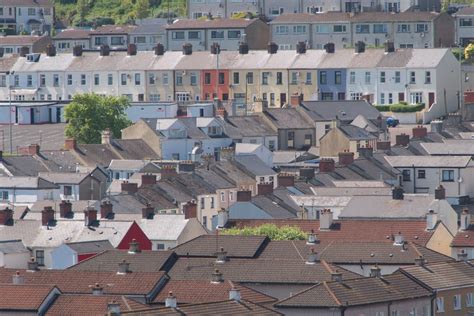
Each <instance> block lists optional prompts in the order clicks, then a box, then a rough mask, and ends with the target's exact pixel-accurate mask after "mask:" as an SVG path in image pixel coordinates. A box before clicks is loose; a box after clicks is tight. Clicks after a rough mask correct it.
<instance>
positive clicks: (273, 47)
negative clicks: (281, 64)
mask: <svg viewBox="0 0 474 316" xmlns="http://www.w3.org/2000/svg"><path fill="white" fill-rule="evenodd" d="M267 52H268V53H269V54H271V55H273V54H276V53H277V52H278V45H277V44H276V43H274V42H270V43H268V45H267Z"/></svg>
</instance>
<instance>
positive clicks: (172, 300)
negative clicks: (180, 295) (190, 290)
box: [165, 291, 178, 308]
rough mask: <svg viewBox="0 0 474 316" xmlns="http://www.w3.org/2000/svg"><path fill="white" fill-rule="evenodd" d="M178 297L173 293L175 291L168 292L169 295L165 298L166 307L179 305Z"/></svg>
mask: <svg viewBox="0 0 474 316" xmlns="http://www.w3.org/2000/svg"><path fill="white" fill-rule="evenodd" d="M177 303H178V302H177V300H176V297H175V296H174V295H173V292H171V291H170V292H169V293H168V297H167V298H166V300H165V307H169V308H176V307H177V306H178V304H177Z"/></svg>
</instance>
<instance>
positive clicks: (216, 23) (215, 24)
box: [166, 19, 258, 30]
mask: <svg viewBox="0 0 474 316" xmlns="http://www.w3.org/2000/svg"><path fill="white" fill-rule="evenodd" d="M257 20H258V19H214V20H195V19H189V20H176V21H175V22H174V23H173V24H170V25H168V26H167V27H166V29H168V30H179V29H186V30H187V29H220V28H246V27H247V26H249V25H251V24H252V23H254V22H255V21H257Z"/></svg>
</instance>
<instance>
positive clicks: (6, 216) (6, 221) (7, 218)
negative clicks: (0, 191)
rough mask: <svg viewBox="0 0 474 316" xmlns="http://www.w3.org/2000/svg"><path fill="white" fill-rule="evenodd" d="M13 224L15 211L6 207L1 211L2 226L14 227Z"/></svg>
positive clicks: (0, 220)
mask: <svg viewBox="0 0 474 316" xmlns="http://www.w3.org/2000/svg"><path fill="white" fill-rule="evenodd" d="M12 224H13V210H12V209H10V208H8V207H6V208H4V209H3V210H0V225H12Z"/></svg>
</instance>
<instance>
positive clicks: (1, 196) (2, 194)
mask: <svg viewBox="0 0 474 316" xmlns="http://www.w3.org/2000/svg"><path fill="white" fill-rule="evenodd" d="M0 200H2V201H8V191H0Z"/></svg>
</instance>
